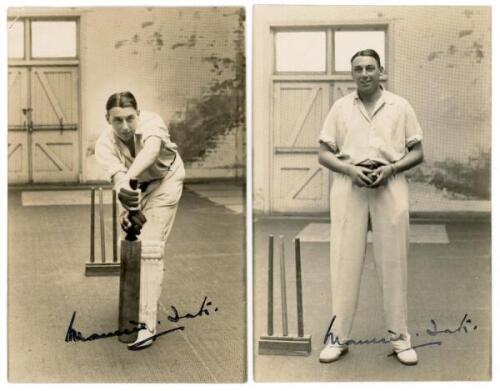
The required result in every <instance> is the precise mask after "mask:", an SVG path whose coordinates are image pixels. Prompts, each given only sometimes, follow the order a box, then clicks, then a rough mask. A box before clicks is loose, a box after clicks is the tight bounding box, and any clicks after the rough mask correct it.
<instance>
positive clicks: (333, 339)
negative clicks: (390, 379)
mask: <svg viewBox="0 0 500 391" xmlns="http://www.w3.org/2000/svg"><path fill="white" fill-rule="evenodd" d="M336 318H337V316H336V315H333V317H332V319H331V321H330V324H329V325H328V328H327V330H326V333H325V337H324V339H323V343H324V344H326V343H331V344H339V345H373V344H387V343H391V342H395V341H404V340H405V339H406V337H405V335H403V334H399V335H398V334H397V333H395V332H394V331H392V330H387V332H388V333H389V334H390V336H388V337H382V338H377V337H374V338H369V339H346V340H340V338H339V337H338V336H336V335H334V334H333V333H332V331H331V329H332V327H333V324H334V322H335V319H336ZM430 323H431V327H430V328H427V329H426V330H425V332H426V333H427V335H429V336H431V337H435V336H437V335H443V334H457V333H461V332H464V333H468V332H469V329H468V328H467V326H468V327H472V330H477V328H478V326H477V325H474V326H472V319H471V318H470V317H469V315H468V314H465V315H464V317H463V318H462V320H461V321H460V323H459V324H458V326H457V327H455V328H451V329H450V328H445V329H440V328H438V325H437V322H436V321H435V320H434V319H431V320H430ZM415 335H416V336H417V337H418V336H419V333H416V334H415ZM441 344H442V341H431V342H426V343H423V344H420V345H415V346H412V347H410V348H408V349H407V350H409V349H417V348H421V347H424V346H432V345H441ZM394 354H396V353H391V354H389V356H392V355H394Z"/></svg>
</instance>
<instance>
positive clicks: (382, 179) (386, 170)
mask: <svg viewBox="0 0 500 391" xmlns="http://www.w3.org/2000/svg"><path fill="white" fill-rule="evenodd" d="M373 173H374V175H376V179H375V181H374V182H373V183H372V184H371V186H370V187H374V188H375V187H379V186H385V185H386V184H387V181H388V179H389V178H390V177H391V176H392V175H393V174H394V169H393V168H392V166H391V165H388V166H382V167H379V168H377V169H376V170H375V171H374V172H373Z"/></svg>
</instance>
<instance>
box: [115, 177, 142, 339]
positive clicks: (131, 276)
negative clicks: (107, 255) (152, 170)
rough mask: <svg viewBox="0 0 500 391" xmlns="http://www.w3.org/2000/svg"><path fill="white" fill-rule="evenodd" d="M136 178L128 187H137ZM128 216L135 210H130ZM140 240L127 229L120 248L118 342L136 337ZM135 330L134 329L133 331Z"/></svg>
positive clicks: (137, 326) (139, 279) (134, 188)
mask: <svg viewBox="0 0 500 391" xmlns="http://www.w3.org/2000/svg"><path fill="white" fill-rule="evenodd" d="M137 185H138V182H137V179H131V180H130V187H131V188H132V189H133V190H136V189H137ZM128 213H129V220H130V217H131V216H132V215H133V214H134V213H137V211H134V210H130V211H129V212H128ZM140 285H141V241H140V239H139V238H138V237H137V235H136V234H135V232H133V230H129V231H128V232H127V235H126V237H125V239H124V240H122V241H121V249H120V298H119V305H118V311H119V313H118V329H119V330H120V335H119V336H118V340H119V341H120V342H124V343H129V342H134V341H135V340H136V339H137V330H138V329H139V328H140V326H139V292H140V288H141V286H140ZM134 330H135V331H134Z"/></svg>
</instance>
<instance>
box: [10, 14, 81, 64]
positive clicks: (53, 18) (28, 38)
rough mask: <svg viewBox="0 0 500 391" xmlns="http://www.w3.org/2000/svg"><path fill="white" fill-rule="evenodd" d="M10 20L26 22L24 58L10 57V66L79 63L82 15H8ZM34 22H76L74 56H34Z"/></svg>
mask: <svg viewBox="0 0 500 391" xmlns="http://www.w3.org/2000/svg"><path fill="white" fill-rule="evenodd" d="M7 20H8V22H7V23H11V22H14V21H23V22H24V58H8V65H9V66H22V65H25V66H29V65H33V66H43V65H48V66H51V65H79V63H80V50H81V48H80V44H81V43H80V28H81V27H80V16H79V15H74V16H73V15H71V16H58V15H47V16H19V17H12V16H10V17H8V19H7ZM32 22H75V24H76V31H75V40H76V53H75V56H74V57H33V56H32V47H31V46H32V43H33V42H32V28H31V24H32Z"/></svg>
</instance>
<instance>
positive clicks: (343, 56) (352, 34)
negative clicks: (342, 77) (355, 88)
mask: <svg viewBox="0 0 500 391" xmlns="http://www.w3.org/2000/svg"><path fill="white" fill-rule="evenodd" d="M363 49H374V50H375V51H376V52H377V53H378V54H379V56H380V63H381V65H382V66H385V32H384V31H336V32H335V70H336V71H351V57H352V56H353V55H354V53H356V52H359V51H360V50H363Z"/></svg>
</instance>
